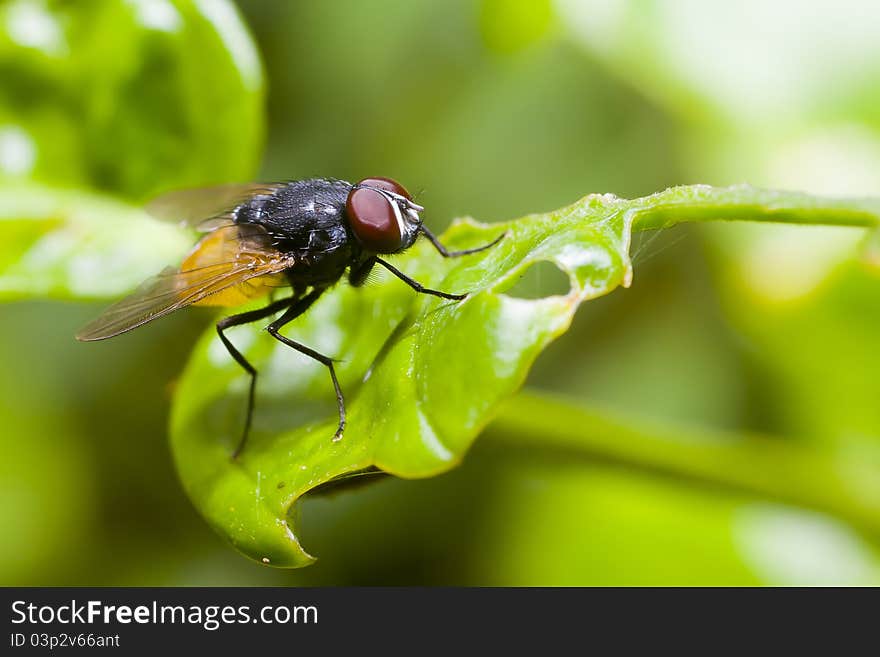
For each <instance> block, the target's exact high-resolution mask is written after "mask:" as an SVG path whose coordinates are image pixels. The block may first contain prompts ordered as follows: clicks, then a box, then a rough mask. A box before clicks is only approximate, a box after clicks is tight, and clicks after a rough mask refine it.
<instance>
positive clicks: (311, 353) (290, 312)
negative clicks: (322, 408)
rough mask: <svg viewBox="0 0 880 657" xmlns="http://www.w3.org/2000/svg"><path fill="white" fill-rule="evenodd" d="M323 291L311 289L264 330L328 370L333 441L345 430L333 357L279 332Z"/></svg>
mask: <svg viewBox="0 0 880 657" xmlns="http://www.w3.org/2000/svg"><path fill="white" fill-rule="evenodd" d="M323 292H324V289H323V288H318V289H315V290H313V291H312V292H310V293H309V294H307V295H306V296H304V297H303V298H302V299H300V300H299V301H297V302H296V303H295V304H293V305H292V306H291V307H290V308H288V309H287V311H286V312H285V313H284V314H283V315H281V317H279V318H278V319H276V320H275V321H274V322H272V323H271V324H269V326H267V327H266V330H267V331H269V335H271V336H272V337H273V338H275V339H276V340H278V341H279V342H281V343H283V344H285V345H287V346H288V347H291V348H293V349H296V350H297V351H298V352H299V353H301V354H304V355H306V356H308V357H309V358H313V359H315V360H316V361H318V362H319V363H321V364H322V365H324V366H325V367H326V368H327V369H328V370H330V380H331V381H333V390H334V391H335V392H336V407H337V410H338V412H339V425H338V426H337V428H336V433H335V434H334V436H333V440H334V442H335V441H338V440H340V439H341V438H342V433H343V431H345V399H344V398H343V396H342V388H340V387H339V380H338V379H337V378H336V370H335V369H334V368H333V359H332V358H329V357H327V356H325V355H324V354H322V353H320V352H317V351H315V350H314V349H311V348H310V347H307V346H305V345H304V344H300V343H299V342H296V341H295V340H291V339H290V338H288V337H286V336H284V335H281V333H279V331H280V330H281V329H282V328H283V327H284V325H285V324H287V323H289V322H291V321H293V320H294V319H296V318H297V317H299V316H300V315H302V314H303V313H304V312H305V311H306V310H308V308H309V306H311V305H312V304H313V303H315V301H317V300H318V297H320V296H321V294H322V293H323Z"/></svg>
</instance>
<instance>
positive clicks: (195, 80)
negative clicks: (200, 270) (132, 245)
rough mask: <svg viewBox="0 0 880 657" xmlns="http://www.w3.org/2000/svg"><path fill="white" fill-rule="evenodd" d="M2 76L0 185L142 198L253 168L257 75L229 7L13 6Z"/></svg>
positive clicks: (6, 14) (2, 39)
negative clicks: (30, 183) (25, 182)
mask: <svg viewBox="0 0 880 657" xmlns="http://www.w3.org/2000/svg"><path fill="white" fill-rule="evenodd" d="M0 78H2V79H3V85H2V87H0V151H2V153H0V178H3V177H7V178H29V179H34V180H40V181H42V182H47V183H54V184H63V185H75V186H85V187H89V188H93V189H100V190H104V191H110V192H114V193H119V194H122V195H125V196H128V197H133V198H146V197H148V196H150V195H153V194H155V193H158V192H160V191H164V190H166V189H168V188H180V187H190V186H199V185H206V184H210V183H218V182H226V181H237V180H245V179H248V178H249V177H250V176H252V175H253V173H254V171H255V169H256V166H257V164H258V162H259V157H260V154H261V150H262V142H263V129H264V123H265V121H264V116H263V95H264V83H263V73H262V67H261V63H260V60H259V55H258V54H257V50H256V47H255V46H254V44H253V41H252V40H251V38H250V36H249V34H248V32H247V29H246V28H245V26H244V23H243V22H242V20H241V18H240V16H239V15H238V12H237V11H236V9H235V6H234V5H233V4H232V3H231V2H229V0H214V1H212V2H205V1H204V0H167V1H166V2H162V3H149V2H126V1H124V0H100V1H98V2H77V3H44V2H36V1H34V0H12V1H11V2H8V3H4V4H3V5H2V6H0ZM3 144H5V146H2V145H3Z"/></svg>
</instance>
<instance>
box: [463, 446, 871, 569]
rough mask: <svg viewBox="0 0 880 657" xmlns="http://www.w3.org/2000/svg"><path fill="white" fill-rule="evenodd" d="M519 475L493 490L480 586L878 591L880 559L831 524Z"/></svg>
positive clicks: (651, 483)
mask: <svg viewBox="0 0 880 657" xmlns="http://www.w3.org/2000/svg"><path fill="white" fill-rule="evenodd" d="M514 465H515V466H516V467H513V466H511V467H508V468H507V470H506V471H505V473H504V477H503V478H502V479H501V480H500V481H494V482H493V486H492V487H491V488H490V490H489V497H490V499H489V501H488V502H487V503H486V506H487V507H488V512H487V513H486V514H485V522H484V523H483V524H481V525H480V527H479V529H478V531H477V535H476V537H475V538H474V539H473V545H475V548H474V552H475V555H471V559H472V562H471V564H470V566H471V569H472V572H473V573H474V574H475V576H478V577H479V580H478V581H479V583H481V584H483V585H489V586H554V585H555V586H573V585H574V586H578V585H580V586H609V585H611V586H629V585H641V586H646V585H648V586H651V585H653V586H658V585H660V586H701V585H702V586H705V585H707V584H711V585H715V586H721V585H727V586H744V585H745V586H754V585H758V584H762V585H777V586H778V585H783V586H792V585H794V586H797V585H800V586H804V585H836V586H842V585H850V586H852V585H876V584H877V583H878V581H880V558H878V556H880V555H878V554H877V552H876V549H874V548H873V547H872V546H871V545H870V543H868V541H866V540H865V539H864V538H863V537H862V536H860V535H859V534H858V533H857V532H856V531H854V530H853V529H852V528H851V527H849V526H847V525H846V524H844V523H842V522H839V521H837V520H835V519H834V518H832V517H829V516H825V515H822V514H818V513H815V512H811V511H807V510H805V509H801V508H797V507H789V506H784V505H778V504H769V503H766V502H764V503H761V502H758V501H757V500H755V499H751V498H749V497H748V496H743V495H741V494H739V493H737V492H732V491H730V490H725V489H723V488H712V487H708V488H707V487H695V486H693V485H690V484H688V483H683V482H681V481H679V480H676V479H673V478H668V477H661V476H650V475H646V474H645V473H644V472H639V471H632V470H629V469H626V468H621V467H614V466H609V465H607V464H604V465H597V464H596V463H578V462H577V461H573V460H572V459H571V458H570V457H568V458H567V457H564V456H559V457H557V458H556V459H549V460H548V459H544V460H539V461H537V462H535V461H534V460H529V459H528V458H527V457H524V458H522V459H520V460H519V461H517V462H515V464H514ZM551 555H552V556H551ZM646 555H649V556H646ZM792 555H797V558H792ZM476 574H478V575H476Z"/></svg>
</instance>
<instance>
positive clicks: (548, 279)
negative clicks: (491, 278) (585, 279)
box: [496, 260, 571, 299]
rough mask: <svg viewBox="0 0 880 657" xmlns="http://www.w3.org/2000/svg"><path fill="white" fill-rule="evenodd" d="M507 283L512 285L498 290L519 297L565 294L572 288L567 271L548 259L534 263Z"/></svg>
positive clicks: (538, 297)
mask: <svg viewBox="0 0 880 657" xmlns="http://www.w3.org/2000/svg"><path fill="white" fill-rule="evenodd" d="M511 282H512V285H511ZM507 284H508V285H510V287H505V288H502V289H498V290H496V291H497V292H504V294H506V295H507V296H509V297H515V298H517V299H543V298H545V297H551V296H564V295H566V294H568V293H569V291H570V290H571V281H569V280H568V276H567V275H566V274H565V272H563V271H562V270H561V269H560V268H559V267H558V266H557V265H556V264H555V263H553V262H550V261H548V260H541V261H540V262H536V263H533V264H532V265H531V266H530V267H529V268H528V269H526V270H525V271H524V272H522V274H520V276H519V277H518V278H514V279H512V281H509V282H508V283H507Z"/></svg>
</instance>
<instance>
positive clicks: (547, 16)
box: [480, 0, 553, 53]
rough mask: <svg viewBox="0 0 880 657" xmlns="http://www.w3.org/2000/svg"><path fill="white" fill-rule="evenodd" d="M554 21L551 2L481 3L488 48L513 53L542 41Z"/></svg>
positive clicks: (499, 0) (512, 0)
mask: <svg viewBox="0 0 880 657" xmlns="http://www.w3.org/2000/svg"><path fill="white" fill-rule="evenodd" d="M552 19H553V4H552V2H551V1H550V0H482V2H481V3H480V32H481V33H482V36H483V41H484V42H485V43H486V45H487V46H488V47H489V48H491V49H492V50H495V51H497V52H500V53H513V52H517V51H519V50H522V49H524V48H526V47H528V46H530V45H532V44H533V43H535V42H536V41H538V40H540V39H541V38H542V37H543V36H544V35H545V34H546V33H547V30H548V29H549V27H550V25H551V23H552Z"/></svg>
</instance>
